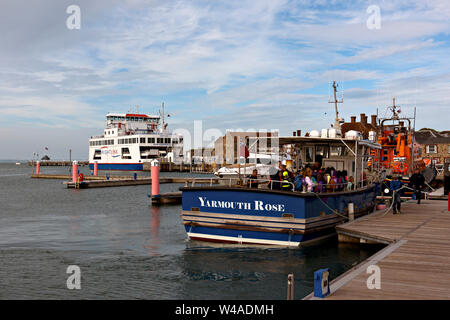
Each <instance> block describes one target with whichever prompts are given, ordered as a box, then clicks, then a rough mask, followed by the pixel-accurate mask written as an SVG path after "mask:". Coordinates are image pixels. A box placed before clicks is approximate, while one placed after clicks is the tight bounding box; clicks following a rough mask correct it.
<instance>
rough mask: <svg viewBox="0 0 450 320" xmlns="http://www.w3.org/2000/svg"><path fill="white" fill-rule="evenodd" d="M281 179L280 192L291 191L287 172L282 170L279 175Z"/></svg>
mask: <svg viewBox="0 0 450 320" xmlns="http://www.w3.org/2000/svg"><path fill="white" fill-rule="evenodd" d="M281 175H282V177H281V179H282V180H281V189H282V190H292V186H291V183H290V181H289V180H290V178H289V172H288V171H287V170H284V171H283V172H282V173H281Z"/></svg>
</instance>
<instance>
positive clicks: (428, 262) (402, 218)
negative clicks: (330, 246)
mask: <svg viewBox="0 0 450 320" xmlns="http://www.w3.org/2000/svg"><path fill="white" fill-rule="evenodd" d="M336 230H337V232H338V235H339V240H340V241H344V242H359V243H385V244H388V246H387V247H385V248H384V249H383V250H381V251H380V252H378V253H377V254H375V255H374V256H372V257H370V258H369V259H368V260H366V261H364V262H362V263H361V264H359V265H358V266H356V267H354V268H352V269H351V270H349V271H347V272H346V273H344V274H343V275H341V276H339V277H338V278H337V279H334V280H333V281H332V282H331V283H330V291H331V295H330V296H328V297H326V298H325V299H337V300H350V299H369V300H372V299H383V300H386V299H390V300H398V299H408V300H412V299H414V300H415V299H450V212H449V211H448V208H447V201H439V200H425V201H422V203H421V204H420V205H417V204H416V201H412V202H408V203H403V204H402V210H401V214H397V215H393V214H392V210H391V211H389V212H388V213H386V211H385V210H382V211H377V212H374V213H373V214H371V215H368V216H365V217H361V218H359V219H357V220H355V221H351V222H349V223H346V224H343V225H340V226H338V227H336ZM370 265H377V266H378V267H379V268H380V271H381V277H380V279H381V282H380V283H381V288H380V289H369V288H368V285H367V282H368V278H369V277H370V276H371V273H367V267H368V266H370ZM305 299H316V298H315V297H313V294H310V295H309V296H307V297H305Z"/></svg>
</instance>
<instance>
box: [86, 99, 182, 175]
mask: <svg viewBox="0 0 450 320" xmlns="http://www.w3.org/2000/svg"><path fill="white" fill-rule="evenodd" d="M161 110H162V111H160V114H159V115H147V114H143V113H139V112H138V111H137V110H136V112H135V113H131V112H130V113H108V114H107V115H106V127H105V130H104V132H103V134H102V135H98V136H92V137H91V138H90V139H89V167H90V169H93V167H94V162H97V163H98V169H99V170H127V171H141V170H143V169H144V164H146V163H148V164H149V163H150V161H152V160H153V159H159V158H164V159H167V161H174V159H175V157H181V156H182V155H183V137H182V136H181V135H179V134H173V133H171V132H170V131H169V130H168V129H167V123H165V121H164V104H163V107H162V109H161Z"/></svg>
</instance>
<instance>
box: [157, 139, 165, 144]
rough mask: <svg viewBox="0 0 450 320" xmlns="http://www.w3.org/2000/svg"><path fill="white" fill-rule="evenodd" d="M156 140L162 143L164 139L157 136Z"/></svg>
mask: <svg viewBox="0 0 450 320" xmlns="http://www.w3.org/2000/svg"><path fill="white" fill-rule="evenodd" d="M156 141H157V142H158V143H164V139H163V138H158V139H157V140H156Z"/></svg>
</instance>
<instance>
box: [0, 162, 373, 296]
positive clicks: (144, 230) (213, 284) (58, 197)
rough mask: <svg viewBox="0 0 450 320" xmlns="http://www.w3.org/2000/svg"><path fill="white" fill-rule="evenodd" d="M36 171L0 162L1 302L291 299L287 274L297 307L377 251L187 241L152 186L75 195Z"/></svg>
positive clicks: (176, 211) (166, 187)
mask: <svg viewBox="0 0 450 320" xmlns="http://www.w3.org/2000/svg"><path fill="white" fill-rule="evenodd" d="M41 169H42V171H43V172H48V173H65V172H66V171H67V170H68V169H67V168H57V167H55V168H49V167H42V168H41ZM83 170H84V171H86V173H89V172H88V170H87V168H86V167H82V168H81V171H82V172H83ZM30 172H31V168H30V167H27V166H15V165H14V164H4V163H0V203H1V211H0V257H1V258H2V262H1V264H0V288H1V290H0V299H11V298H19V299H22V298H31V299H36V298H48V299H61V298H62V299H80V298H83V299H84V298H86V299H105V298H106V299H285V298H286V281H287V275H288V274H289V273H294V276H295V297H296V298H297V299H299V298H302V297H303V296H305V295H306V294H308V293H310V292H311V291H312V288H313V273H314V271H315V270H317V269H320V268H323V267H328V268H330V276H331V278H334V277H336V276H337V275H339V274H341V273H342V272H344V271H346V270H348V269H349V268H351V267H352V265H354V264H355V263H358V262H360V261H362V260H364V259H366V258H367V257H368V256H369V255H371V254H373V253H374V252H375V251H376V250H378V249H379V247H378V248H377V247H370V246H367V247H365V246H359V245H345V246H344V245H338V244H337V242H336V241H335V240H336V239H330V240H329V241H326V242H324V243H322V244H320V245H318V246H312V247H305V248H297V249H292V248H290V249H285V248H273V247H269V248H267V247H266V248H265V247H243V246H239V245H220V244H210V243H203V242H194V241H187V240H186V232H185V230H184V227H183V225H182V224H181V218H180V206H179V205H175V206H161V207H152V206H151V203H150V199H149V198H148V197H147V194H148V193H149V191H150V186H146V185H144V186H129V187H120V188H104V189H103V188H98V189H87V190H74V189H66V188H65V186H64V185H63V184H62V183H61V181H60V180H36V179H29V178H28V174H29V173H30ZM122 174H124V173H122ZM128 174H130V175H132V173H128ZM164 175H168V176H176V175H188V174H187V173H164ZM202 176H204V175H202ZM180 186H181V184H162V185H161V192H172V191H176V190H177V189H178V188H179V187H180ZM70 264H75V265H78V266H80V268H81V273H82V289H81V290H79V291H74V290H67V288H66V280H67V274H66V269H67V266H68V265H70Z"/></svg>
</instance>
